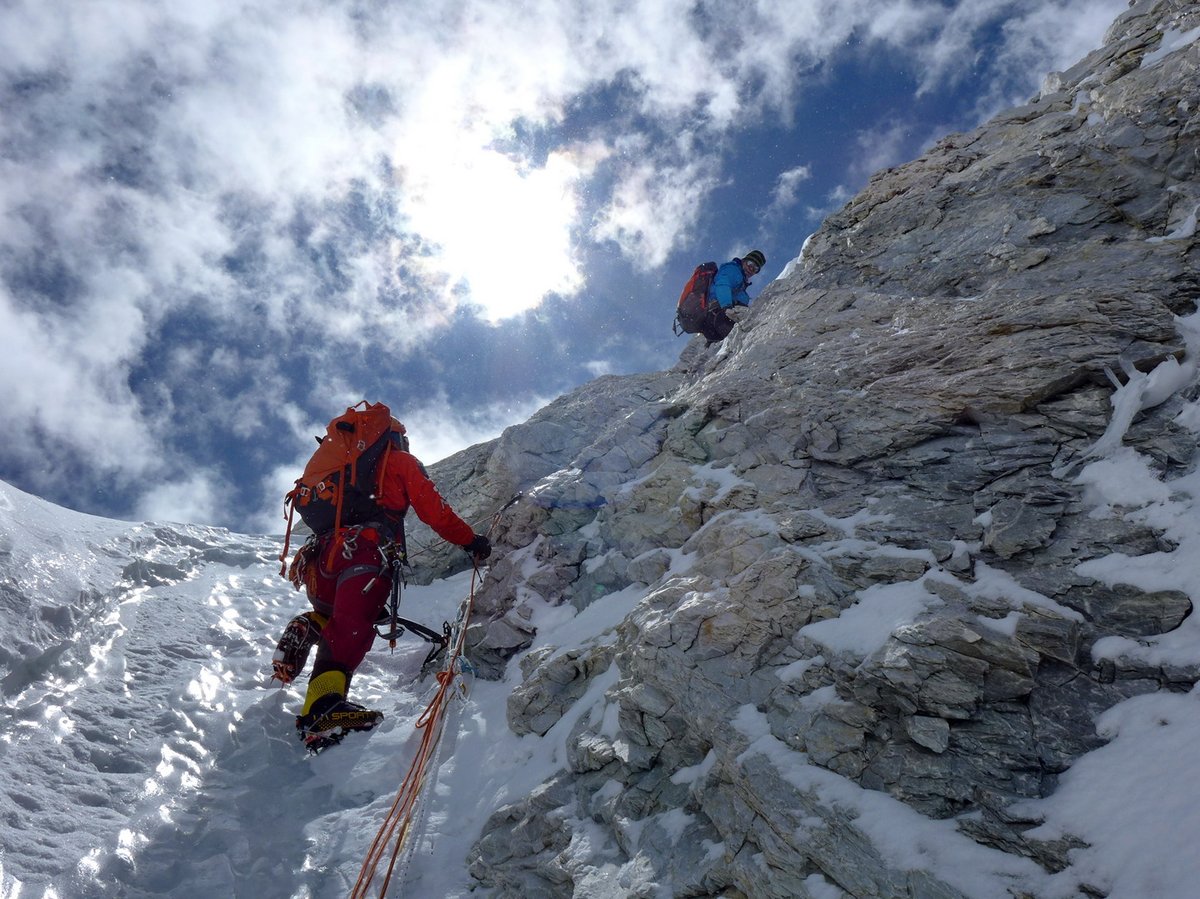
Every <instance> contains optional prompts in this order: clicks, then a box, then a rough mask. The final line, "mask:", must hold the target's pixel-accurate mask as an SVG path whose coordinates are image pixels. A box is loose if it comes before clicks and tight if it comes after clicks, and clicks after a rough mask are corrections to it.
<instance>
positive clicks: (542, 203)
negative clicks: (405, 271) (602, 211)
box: [403, 142, 590, 321]
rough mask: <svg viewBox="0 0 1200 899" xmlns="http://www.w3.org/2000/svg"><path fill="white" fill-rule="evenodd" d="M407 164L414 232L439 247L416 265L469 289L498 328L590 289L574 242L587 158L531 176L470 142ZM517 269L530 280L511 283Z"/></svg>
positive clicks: (562, 157)
mask: <svg viewBox="0 0 1200 899" xmlns="http://www.w3.org/2000/svg"><path fill="white" fill-rule="evenodd" d="M403 159H404V163H405V168H404V187H405V193H406V203H405V210H406V212H407V216H408V220H409V223H410V225H411V227H413V228H414V229H416V230H417V231H418V232H419V233H420V234H422V235H423V236H424V237H426V238H427V239H428V240H430V241H431V242H432V243H434V244H435V245H436V246H437V248H438V252H437V253H436V254H431V255H430V256H427V257H420V258H418V259H417V260H413V264H415V265H418V266H419V270H420V271H421V272H423V273H424V274H425V275H426V276H427V277H429V276H437V275H443V274H444V275H446V276H448V284H447V286H448V288H449V289H450V290H451V291H452V290H453V289H454V288H456V287H458V286H460V285H462V286H465V287H466V288H467V293H468V295H469V296H470V297H471V300H472V302H473V303H475V304H476V305H478V306H479V307H480V308H481V309H482V310H483V314H484V317H485V318H487V319H488V320H490V321H498V320H500V319H502V318H508V317H510V316H513V315H517V314H519V313H521V312H524V311H526V310H528V309H532V308H534V307H536V306H538V305H539V304H540V303H541V301H542V300H543V299H544V298H545V297H546V295H547V294H550V293H552V292H553V293H558V294H563V295H569V294H572V293H574V292H575V291H576V290H578V289H579V288H580V287H581V286H582V284H583V277H582V274H581V273H580V271H579V267H578V262H577V261H576V259H575V254H574V252H573V248H572V246H571V235H572V229H573V227H574V226H575V224H576V222H577V218H578V209H579V198H578V190H579V185H580V183H581V182H582V181H583V180H584V179H585V178H586V177H587V176H588V175H589V174H590V166H588V165H587V164H586V163H585V164H582V165H581V163H580V159H579V157H577V156H573V155H572V154H568V153H553V154H551V155H550V157H549V158H548V159H547V161H546V164H545V165H544V166H539V167H528V166H525V165H522V164H521V162H520V161H519V160H515V159H513V158H511V157H510V156H507V155H505V154H502V153H499V152H497V151H495V150H490V149H487V148H484V147H480V146H472V145H470V143H469V142H459V143H457V144H455V143H442V144H439V143H437V142H434V143H431V144H430V145H429V147H428V149H427V151H426V152H425V153H424V154H422V155H421V157H420V158H418V155H417V154H416V153H414V152H412V151H406V152H405V153H404V156H403ZM516 268H519V269H520V270H521V277H520V278H512V277H508V276H507V275H506V273H507V272H510V271H512V270H514V269H516ZM447 300H449V297H447Z"/></svg>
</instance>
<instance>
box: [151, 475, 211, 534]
mask: <svg viewBox="0 0 1200 899" xmlns="http://www.w3.org/2000/svg"><path fill="white" fill-rule="evenodd" d="M219 484H220V480H219V478H218V476H217V475H216V474H215V473H213V472H196V473H194V474H193V475H192V476H191V477H189V478H187V479H185V480H179V481H170V482H165V483H161V484H156V485H154V486H153V487H151V488H150V489H149V490H148V491H147V492H146V493H145V494H144V495H143V496H142V499H141V501H140V502H139V503H138V506H137V508H136V510H135V511H134V517H135V519H136V520H138V521H175V522H182V523H189V522H190V523H194V524H209V523H213V522H216V521H219V520H220V511H221V496H220V493H221V491H220V487H219Z"/></svg>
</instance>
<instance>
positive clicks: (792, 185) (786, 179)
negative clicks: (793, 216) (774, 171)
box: [770, 165, 812, 212]
mask: <svg viewBox="0 0 1200 899" xmlns="http://www.w3.org/2000/svg"><path fill="white" fill-rule="evenodd" d="M811 178H812V169H811V168H809V167H808V166H806V165H798V166H795V167H794V168H790V169H788V170H787V171H786V172H784V173H783V174H781V175H780V176H779V178H778V179H777V180H776V182H775V189H774V190H773V191H772V192H771V207H770V208H771V211H772V212H782V211H784V210H786V209H790V208H791V207H792V206H795V205H796V203H797V202H798V201H799V199H800V186H801V185H802V184H804V182H806V181H808V180H810V179H811Z"/></svg>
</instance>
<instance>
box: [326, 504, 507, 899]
mask: <svg viewBox="0 0 1200 899" xmlns="http://www.w3.org/2000/svg"><path fill="white" fill-rule="evenodd" d="M521 498H522V494H520V493H518V494H516V495H515V496H513V498H512V499H510V500H509V501H508V502H507V503H505V504H504V505H503V506H502V507H501V508H500V510H499V511H498V512H496V514H495V515H494V516H492V521H491V524H490V526H489V527H488V529H487V533H488V535H490V534H491V533H492V531H493V530H494V529H495V527H496V524H497V522H499V521H500V516H501V515H503V514H504V512H505V511H506V510H507V509H508V508H509V507H510V506H512V505H513V504H514V503H516V502H517V501H518V500H520V499H521ZM479 580H480V574H479V566H478V564H476V565H475V567H474V570H472V572H471V588H470V590H469V591H468V592H467V598H466V599H465V600H463V604H462V606H461V608H460V609H459V612H458V620H457V622H456V628H455V629H454V631H453V639H452V640H451V645H450V646H448V647H446V663H445V664H444V665H443V666H442V670H441V671H439V672H438V673H437V682H438V688H437V691H436V692H435V693H434V694H433V699H431V700H430V701H429V705H427V706H426V707H425V711H423V712H422V713H421V715H420V717H419V718H417V725H416V726H417V729H418V730H419V731H421V744H420V745H419V746H418V747H417V753H416V755H415V756H414V757H413V760H412V764H411V765H409V766H408V773H407V774H405V775H404V782H403V783H401V784H400V789H399V790H398V791H397V793H396V798H395V800H393V802H392V807H391V808H390V809H389V810H388V813H387V815H386V816H385V817H384V819H383V824H381V825H380V827H379V832H378V833H377V834H375V839H374V841H373V842H372V843H371V848H370V849H368V850H367V857H366V858H365V859H364V860H363V864H362V868H361V869H360V870H359V872H358V881H357V883H355V884H354V889H353V890H352V891H351V893H350V899H364V897H365V896H366V895H367V890H368V889H369V888H370V886H371V881H372V880H374V879H375V875H376V873H377V872H378V870H379V863H380V862H381V861H383V857H384V855H385V854H386V853H387V848H388V846H389V845H391V846H392V857H391V859H390V861H389V862H388V867H387V873H386V874H385V875H384V878H383V884H382V885H381V886H380V888H379V895H380V897H381V899H382V897H383V896H384V895H385V894H386V893H387V889H388V885H389V884H390V883H391V880H392V873H393V872H394V871H395V869H396V862H397V860H398V859H399V858H400V854H401V852H403V850H404V845H405V842H406V841H407V839H408V836H409V834H410V833H411V832H412V825H413V814H414V812H415V811H416V808H417V800H418V799H419V798H420V796H421V788H422V787H424V785H425V779H426V778H427V777H428V776H429V772H430V770H432V765H431V762H432V761H433V759H434V757H435V756H436V754H437V749H438V745H439V744H440V743H441V740H442V733H443V731H444V730H445V726H446V710H447V709H448V708H449V705H450V699H451V698H452V697H453V689H452V688H453V686H454V680H455V678H456V677H457V676H458V675H459V673H460V672H461V670H462V668H463V666H464V665H465V664H466V659H465V658H464V657H463V646H464V645H465V644H466V640H467V625H468V624H469V623H470V621H471V610H472V608H473V607H474V605H475V586H476V585H477V584H478V583H479ZM463 695H465V689H464V694H463Z"/></svg>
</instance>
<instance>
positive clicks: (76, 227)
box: [0, 0, 1127, 532]
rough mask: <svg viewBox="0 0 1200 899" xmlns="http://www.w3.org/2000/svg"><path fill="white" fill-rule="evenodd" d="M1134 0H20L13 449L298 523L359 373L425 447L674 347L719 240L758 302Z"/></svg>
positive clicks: (153, 513) (53, 470) (77, 505)
mask: <svg viewBox="0 0 1200 899" xmlns="http://www.w3.org/2000/svg"><path fill="white" fill-rule="evenodd" d="M1126 5H1127V4H1126V2H1125V0H1009V2H1005V0H959V2H951V0H871V2H834V0H803V2H802V0H793V2H767V0H763V2H760V3H750V4H746V3H737V4H734V3H681V2H675V0H622V2H615V0H612V2H610V0H599V2H596V3H590V4H571V5H567V4H561V3H559V2H557V0H533V2H528V3H515V2H512V0H505V2H499V0H470V2H466V3H464V2H462V0H453V2H436V0H435V2H421V3H416V2H402V3H388V2H371V0H361V2H344V3H335V2H307V3H303V2H302V3H298V4H297V3H292V2H289V3H286V4H285V3H281V2H276V0H259V2H252V3H249V4H244V3H231V2H224V0H210V2H206V3H204V4H199V5H193V4H188V5H186V6H188V7H189V8H186V9H185V8H179V9H175V8H170V9H168V8H164V7H166V6H171V7H174V6H182V5H178V4H169V5H167V4H160V3H156V2H140V0H92V2H89V3H86V4H78V3H74V4H73V3H66V2H63V0H54V2H49V3H47V2H44V0H13V2H10V3H6V4H5V5H4V6H3V7H0V104H2V105H0V108H2V109H3V111H4V112H3V115H2V116H0V327H2V328H3V331H4V333H5V334H6V336H7V338H8V339H7V340H6V346H7V352H6V353H5V354H3V357H2V358H0V385H2V386H3V389H4V394H5V396H6V398H7V400H8V401H7V402H6V403H5V404H3V408H0V424H2V425H3V427H4V429H5V432H6V433H7V434H8V435H9V437H8V438H7V439H6V440H5V441H4V442H3V444H2V445H0V478H2V479H4V480H7V481H9V482H10V483H13V484H14V485H16V486H18V487H20V488H21V489H24V490H27V491H29V492H31V493H35V494H37V495H40V496H43V497H45V498H47V499H50V500H52V501H54V502H57V503H60V504H63V505H66V506H68V507H70V508H73V509H77V510H80V511H85V512H91V513H95V514H101V515H106V516H110V517H120V518H136V519H143V518H147V519H160V520H177V521H191V522H199V523H210V524H219V525H224V526H228V527H232V528H235V529H238V530H246V531H255V532H258V531H271V530H275V529H277V528H278V525H279V522H280V518H279V516H280V506H279V497H280V495H281V493H282V491H283V489H284V488H285V486H286V485H287V484H288V483H289V482H290V480H291V479H292V478H294V477H295V476H296V474H298V470H299V468H300V467H301V466H302V465H303V462H304V460H305V459H306V458H307V455H308V453H309V452H310V450H311V447H312V446H313V441H312V436H311V435H313V434H316V433H319V432H320V431H321V429H322V428H323V426H324V423H325V422H326V421H327V420H328V419H329V418H330V417H331V416H332V415H334V414H337V413H338V412H340V411H341V410H342V409H344V408H345V407H346V406H347V405H350V404H352V403H354V402H355V401H357V400H358V399H361V398H364V397H366V398H370V399H373V400H383V401H385V402H388V403H389V404H390V405H392V406H393V407H394V409H395V410H396V412H397V414H398V415H399V416H400V417H401V418H402V419H403V420H404V421H405V422H406V423H407V424H408V426H409V430H410V433H411V435H412V442H413V449H414V452H416V453H417V455H418V456H420V457H422V458H423V459H424V460H425V461H426V462H433V461H435V460H436V459H439V458H442V457H444V456H446V455H448V454H450V453H452V452H454V451H456V450H458V449H461V448H463V447H465V446H468V445H470V444H471V443H474V442H477V441H479V440H483V439H487V438H490V437H493V436H495V435H496V434H498V433H499V432H500V431H501V430H502V429H503V428H504V427H505V426H507V425H509V424H513V423H515V422H518V421H523V420H524V419H525V418H527V417H528V416H529V415H530V414H531V413H532V412H534V411H535V410H536V409H537V408H539V407H540V406H541V405H543V404H544V403H546V402H548V401H549V400H551V399H553V398H554V397H556V396H558V395H560V394H562V393H563V392H565V391H567V390H570V389H571V388H573V387H575V386H577V385H579V384H581V383H583V382H585V381H587V380H588V379H590V378H592V377H595V376H596V375H599V374H604V373H610V372H611V373H627V372H634V371H647V370H656V369H661V368H665V367H668V366H670V365H671V364H673V363H674V361H675V359H676V358H677V356H678V354H679V352H680V350H681V349H682V348H683V340H682V339H681V338H676V337H675V336H674V335H673V334H672V332H671V319H672V316H673V312H674V308H673V307H674V302H675V299H676V298H677V296H678V292H679V288H680V286H681V284H682V282H683V281H684V280H685V279H686V277H687V275H688V274H689V273H690V271H691V269H692V267H693V266H694V265H695V264H696V263H697V262H699V261H703V260H705V259H710V258H712V259H718V260H721V259H727V258H729V257H730V256H732V255H734V254H738V253H741V252H744V251H745V250H747V249H749V248H750V247H759V248H761V249H762V250H763V251H764V252H765V253H766V255H767V257H768V265H767V267H766V269H765V270H764V272H763V274H762V275H760V276H759V278H758V279H757V283H756V285H755V287H753V288H752V289H751V294H752V295H756V294H757V292H758V290H760V289H761V287H762V286H763V285H765V284H766V283H768V281H769V280H770V279H771V278H772V277H774V276H775V275H777V274H778V273H779V271H780V270H781V269H782V268H783V266H784V265H785V264H786V263H787V262H788V261H789V260H790V259H792V258H794V257H795V256H796V255H797V253H798V252H799V249H800V246H801V245H802V244H803V242H804V240H805V238H806V237H807V236H808V235H809V234H811V233H812V231H813V230H815V229H816V227H817V226H818V225H819V223H820V221H821V219H822V218H823V217H824V216H825V215H827V214H828V213H829V212H831V211H833V210H835V209H837V208H838V207H840V206H841V205H842V203H844V202H845V201H846V199H848V198H849V197H850V196H851V195H852V194H853V193H854V192H856V191H857V190H858V189H860V188H861V187H862V185H863V184H864V183H865V182H866V180H867V178H868V177H869V176H870V174H871V173H872V172H874V171H876V170H877V169H879V168H881V167H884V166H888V165H895V164H898V163H900V162H904V161H906V160H908V159H911V158H913V157H915V156H916V155H918V154H919V153H920V152H921V151H922V150H923V149H924V148H925V147H927V146H928V145H929V144H930V143H932V142H933V141H934V140H936V139H937V138H939V137H941V136H942V135H944V134H946V133H948V132H951V131H959V130H965V129H968V128H971V127H973V126H974V125H976V124H978V123H979V122H981V121H982V120H984V119H985V118H987V117H988V116H989V115H991V114H992V113H994V112H996V111H998V110H999V109H1001V108H1004V107H1006V106H1008V105H1011V104H1012V103H1014V102H1021V101H1023V100H1025V99H1027V98H1029V97H1030V96H1032V95H1033V94H1035V93H1036V92H1037V89H1038V86H1039V84H1040V82H1041V78H1042V76H1043V75H1044V74H1045V73H1046V72H1047V71H1050V70H1053V69H1060V68H1065V67H1067V66H1069V65H1071V64H1072V63H1074V62H1075V61H1077V60H1078V59H1079V58H1080V57H1081V56H1083V55H1084V54H1085V53H1086V52H1087V51H1088V50H1090V49H1092V48H1094V47H1096V46H1098V45H1099V43H1100V42H1101V39H1102V35H1103V33H1104V31H1105V29H1106V28H1107V26H1108V25H1109V24H1110V22H1111V21H1112V20H1113V19H1114V18H1115V16H1116V15H1118V14H1119V13H1120V12H1122V11H1123V10H1124V9H1125V8H1126ZM193 6H194V7H195V8H190V7H193Z"/></svg>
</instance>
